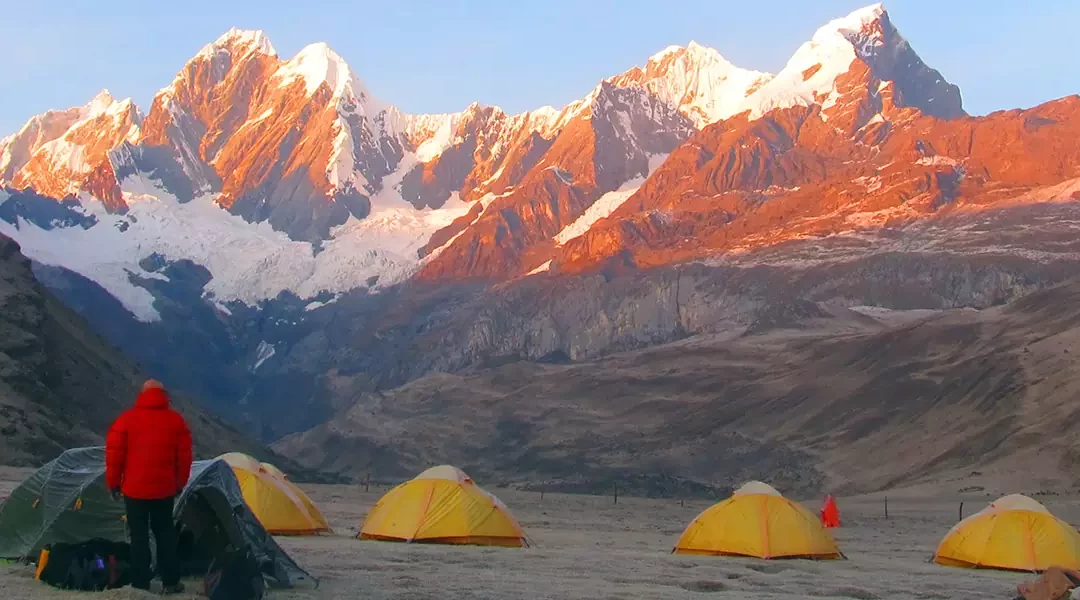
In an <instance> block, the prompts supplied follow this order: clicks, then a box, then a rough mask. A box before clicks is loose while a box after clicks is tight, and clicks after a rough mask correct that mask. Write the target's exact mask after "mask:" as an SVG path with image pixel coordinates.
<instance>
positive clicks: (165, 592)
mask: <svg viewBox="0 0 1080 600" xmlns="http://www.w3.org/2000/svg"><path fill="white" fill-rule="evenodd" d="M183 593H184V584H182V583H180V582H179V581H178V582H176V583H174V584H173V585H166V586H164V587H162V588H161V595H162V596H171V595H173V594H183Z"/></svg>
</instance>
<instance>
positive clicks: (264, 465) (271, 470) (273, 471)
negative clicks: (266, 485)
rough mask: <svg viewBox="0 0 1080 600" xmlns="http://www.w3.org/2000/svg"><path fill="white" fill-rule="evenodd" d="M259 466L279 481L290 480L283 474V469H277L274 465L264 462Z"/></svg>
mask: <svg viewBox="0 0 1080 600" xmlns="http://www.w3.org/2000/svg"><path fill="white" fill-rule="evenodd" d="M259 464H260V465H262V468H264V469H266V472H267V473H269V474H271V475H273V476H274V477H277V478H278V479H288V478H289V476H288V475H286V474H285V473H282V472H281V469H279V468H277V467H275V466H274V465H272V464H270V463H267V462H264V463H259Z"/></svg>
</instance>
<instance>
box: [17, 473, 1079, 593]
mask: <svg viewBox="0 0 1080 600" xmlns="http://www.w3.org/2000/svg"><path fill="white" fill-rule="evenodd" d="M24 473H25V472H24V471H20V470H12V469H4V468H0V497H3V496H5V495H6V494H7V493H8V491H9V490H10V489H11V488H12V487H14V486H15V485H16V483H17V481H18V480H19V479H20V478H21V477H22V476H23V474H24ZM304 487H305V488H306V489H307V490H308V491H309V493H310V494H311V496H312V498H313V499H314V500H315V501H316V502H317V503H318V504H319V505H320V506H321V507H322V508H323V510H324V511H325V513H326V516H327V518H328V519H329V520H330V523H331V525H332V526H333V527H334V528H335V529H336V530H337V535H334V536H321V537H314V538H279V541H280V543H281V544H282V546H284V547H285V548H286V549H287V550H288V551H289V552H290V553H291V554H292V555H293V557H294V558H295V559H296V560H297V562H299V563H300V564H301V566H303V567H305V568H307V569H308V570H310V572H311V573H312V574H313V575H315V576H316V577H319V578H320V579H321V580H322V583H321V586H320V588H319V589H318V590H292V591H287V592H274V593H272V594H270V595H269V596H268V597H269V598H270V599H271V600H292V599H309V598H401V599H406V598H407V599H417V600H422V599H428V598H431V599H449V598H486V599H499V600H505V599H511V598H532V599H541V598H553V599H554V598H590V599H605V600H606V599H616V598H647V599H657V600H659V599H669V598H670V599H674V598H715V599H717V600H719V599H725V598H727V599H766V598H835V599H852V598H854V599H864V600H865V599H873V598H881V599H889V600H892V599H905V598H910V599H915V598H919V599H936V598H939V599H943V600H945V599H948V600H964V599H968V598H970V599H989V598H1002V599H1005V598H1012V597H1013V594H1014V592H1015V590H1016V584H1017V583H1020V582H1022V581H1025V580H1028V579H1031V576H1030V575H1024V574H1011V573H1001V572H995V571H971V570H964V569H952V568H945V567H940V566H937V565H933V564H928V563H927V558H928V557H929V556H930V554H931V553H932V552H933V551H934V548H935V547H936V545H937V543H938V541H939V540H940V539H941V536H942V535H944V533H945V532H946V531H948V529H949V528H950V527H951V526H952V525H953V524H954V523H955V522H956V519H957V515H958V509H959V502H960V501H961V500H963V501H964V502H965V514H971V513H972V512H974V511H976V510H978V509H980V508H982V507H983V506H985V504H986V503H987V502H989V501H990V500H992V499H993V497H997V495H998V494H997V493H995V494H994V496H993V497H987V496H986V495H985V494H983V493H980V494H975V495H968V496H966V497H964V498H960V497H959V496H956V494H955V493H953V494H950V495H948V496H945V495H942V496H939V497H930V496H929V495H927V494H926V493H925V491H924V490H920V491H918V492H910V493H909V494H906V495H900V494H899V493H891V494H890V498H889V519H887V520H886V519H885V517H884V502H883V498H882V497H881V496H880V495H879V496H867V497H859V498H848V499H842V500H840V501H839V505H840V509H841V516H842V518H843V521H844V523H843V524H844V526H843V527H842V528H841V529H839V530H837V537H838V540H839V542H840V546H841V549H842V550H843V551H844V553H845V554H847V556H848V559H849V560H846V561H821V562H811V561H801V560H800V561H772V562H766V561H756V560H741V559H729V558H715V557H687V556H675V555H672V554H670V553H669V552H670V549H671V546H672V544H673V543H674V542H675V540H676V538H677V537H678V536H679V534H680V533H681V531H682V529H683V528H684V527H685V525H686V524H687V523H688V522H689V521H690V520H691V519H693V518H694V516H696V515H697V514H698V513H699V512H700V511H701V510H702V509H704V508H705V507H706V506H707V504H708V503H706V502H701V501H693V502H689V501H688V502H686V503H685V505H680V503H679V501H672V500H648V499H640V498H620V499H619V502H618V504H617V505H616V504H613V503H612V498H610V497H597V496H569V495H555V494H548V495H546V496H545V497H544V498H543V499H541V497H540V494H536V493H524V492H514V491H509V490H498V489H493V490H491V491H493V492H495V493H496V494H497V495H499V497H500V498H502V499H503V501H504V502H505V503H506V504H507V505H508V506H509V507H510V509H511V510H512V511H513V512H514V514H515V516H516V517H517V518H518V520H519V521H521V523H522V526H523V527H524V528H525V530H526V532H527V533H528V535H529V537H530V538H531V541H532V542H533V544H534V547H533V548H529V549H520V550H519V549H488V548H473V547H440V546H421V545H411V546H407V545H403V544H391V543H381V542H361V541H358V540H355V539H353V536H355V535H356V532H357V529H358V528H359V526H360V523H361V521H362V519H363V517H364V514H365V512H366V511H367V509H368V507H370V506H371V505H372V504H373V503H374V502H375V501H376V500H377V499H378V497H379V495H380V494H381V493H382V492H384V491H385V489H380V490H374V489H372V490H371V491H370V492H368V493H365V492H364V491H363V488H362V487H359V488H358V487H349V486H304ZM1038 499H1039V500H1040V501H1041V502H1043V503H1044V504H1046V505H1047V507H1048V508H1049V509H1050V510H1051V511H1054V512H1055V513H1056V514H1057V515H1058V516H1060V517H1062V518H1064V519H1066V520H1068V521H1070V522H1073V523H1075V522H1078V521H1080V504H1078V503H1077V502H1075V501H1072V500H1070V499H1066V498H1063V497H1058V496H1049V497H1039V498H1038ZM817 502H818V501H817V500H815V501H814V502H813V503H808V504H811V507H812V508H814V509H816V508H817ZM0 573H2V575H0V597H2V598H10V599H14V598H56V599H60V598H79V597H84V596H85V594H75V593H63V592H58V591H56V590H52V589H51V588H48V587H46V586H44V585H41V584H39V583H37V582H35V581H34V580H33V578H32V576H33V573H32V572H31V571H30V570H29V569H28V568H25V567H20V568H15V567H9V566H4V567H0ZM195 585H197V584H196V583H195V582H193V583H192V584H190V587H195ZM96 596H97V597H100V598H104V599H112V600H116V599H128V598H132V599H134V598H142V597H144V596H143V595H141V594H136V593H135V592H133V591H132V590H130V589H128V590H121V591H114V592H109V593H105V594H99V595H96ZM145 597H150V596H145Z"/></svg>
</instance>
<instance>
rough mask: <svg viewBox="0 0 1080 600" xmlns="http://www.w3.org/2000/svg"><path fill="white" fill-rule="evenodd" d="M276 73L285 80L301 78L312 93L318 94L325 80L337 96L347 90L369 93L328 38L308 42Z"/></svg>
mask: <svg viewBox="0 0 1080 600" xmlns="http://www.w3.org/2000/svg"><path fill="white" fill-rule="evenodd" d="M276 76H278V77H280V78H282V80H283V81H284V82H291V81H292V80H294V79H297V78H299V79H301V80H302V81H303V82H304V87H305V89H306V90H307V95H308V96H310V95H312V94H314V93H315V90H317V89H319V86H321V85H322V84H323V83H326V84H327V85H328V86H329V87H330V93H331V95H332V97H334V98H339V97H341V96H343V95H345V94H346V93H349V94H351V95H353V96H354V97H356V98H359V99H363V98H366V96H367V90H365V89H364V88H363V84H361V83H360V81H359V79H357V77H356V76H355V75H354V74H353V72H352V69H350V68H349V65H348V63H346V62H345V59H343V58H341V56H339V55H338V54H337V53H336V52H334V51H333V50H331V49H330V46H328V45H327V44H326V43H325V42H317V43H314V44H309V45H307V46H305V47H304V48H303V49H302V50H300V52H298V53H297V54H296V56H294V57H293V58H291V59H290V60H289V61H288V62H286V63H285V64H283V65H281V68H280V69H278V71H277V73H276Z"/></svg>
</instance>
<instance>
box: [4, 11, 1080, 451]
mask: <svg viewBox="0 0 1080 600" xmlns="http://www.w3.org/2000/svg"><path fill="white" fill-rule="evenodd" d="M374 92H377V90H374ZM1078 134H1080V100H1078V99H1077V98H1076V97H1068V98H1063V99H1058V100H1053V101H1050V102H1047V103H1045V104H1043V105H1041V106H1037V107H1034V108H1031V109H1026V110H1016V111H1008V112H1000V113H995V114H992V115H989V116H986V117H969V116H967V115H966V114H965V112H964V110H963V105H962V99H961V96H960V92H959V90H958V89H957V88H956V86H954V85H952V84H951V83H949V82H948V81H946V80H945V78H944V77H943V76H942V75H941V74H940V73H938V72H937V71H936V70H934V69H933V68H931V67H930V66H928V65H927V64H926V63H924V62H923V61H922V59H921V58H920V57H919V56H918V54H916V52H915V51H914V50H913V49H912V48H911V47H910V45H909V44H908V42H907V41H906V40H905V39H904V38H903V36H902V35H901V34H900V33H899V31H898V30H897V28H896V27H895V25H894V24H893V21H892V19H891V17H890V16H889V14H888V13H887V12H885V10H884V8H883V7H882V6H881V5H874V6H870V7H867V8H864V9H860V10H858V11H855V12H854V13H852V14H850V15H848V16H845V17H842V18H839V19H837V20H835V21H832V22H830V23H827V24H825V25H824V26H823V27H821V28H820V29H819V30H818V31H817V32H816V33H815V34H814V36H813V38H812V39H811V40H810V41H808V42H807V43H805V44H803V45H802V46H801V47H800V48H799V49H798V50H797V52H796V53H795V54H794V55H793V56H792V58H791V59H790V60H789V61H788V63H787V64H786V65H785V67H784V68H783V69H781V70H780V72H779V73H776V74H771V73H763V72H759V71H754V70H749V69H745V68H742V67H740V66H736V65H733V64H732V63H731V62H730V61H728V60H727V59H725V58H724V57H723V56H722V55H721V54H720V53H719V52H717V51H716V50H713V49H710V48H706V47H704V46H702V45H700V44H698V43H695V42H690V43H688V44H687V45H686V46H671V47H668V48H665V49H663V50H661V51H660V52H658V53H656V54H654V55H652V56H651V57H648V58H647V59H645V60H644V61H643V64H642V65H640V66H636V67H633V68H631V69H629V70H627V71H625V72H622V73H619V74H616V75H613V76H612V77H609V78H607V79H604V80H603V81H600V82H597V85H596V86H595V87H594V88H592V89H591V90H582V96H581V98H580V99H578V100H576V101H574V102H571V103H570V104H568V105H567V106H564V107H558V108H556V107H540V108H537V109H535V110H531V111H528V112H525V113H521V114H507V113H506V112H505V111H503V110H501V109H499V108H497V107H494V106H486V105H483V104H480V103H474V104H472V105H470V106H468V107H464V109H463V110H461V111H460V112H452V113H446V114H430V115H409V114H404V113H402V112H401V111H400V110H398V109H397V108H395V107H393V106H391V105H389V104H386V103H385V102H382V101H380V100H379V99H378V97H377V96H376V95H375V94H374V93H373V91H372V90H369V89H368V88H367V87H366V86H365V84H364V83H363V81H362V80H361V78H360V77H359V75H358V74H357V73H356V72H354V71H353V70H352V69H351V68H350V67H349V66H348V64H347V63H346V61H345V60H344V59H343V58H342V57H341V56H339V55H337V54H336V53H335V52H334V51H333V50H332V49H330V48H329V47H327V46H326V45H325V44H312V45H310V46H307V47H305V48H304V49H302V50H301V51H300V52H298V53H297V54H296V55H295V56H293V57H282V56H278V54H277V52H276V51H275V49H274V47H273V45H272V44H271V43H270V41H269V40H268V39H267V37H266V36H265V35H264V34H263V33H261V32H258V31H241V30H230V31H228V32H226V33H225V34H224V35H222V36H221V37H220V38H219V39H217V40H216V41H214V42H213V43H211V44H208V45H206V46H205V47H204V48H202V49H201V50H199V51H198V52H197V53H196V54H195V55H194V56H193V57H192V58H191V60H189V61H188V62H187V63H186V64H184V65H183V66H182V68H181V69H180V70H179V72H178V73H177V75H176V76H175V78H174V79H173V81H172V82H171V83H168V85H167V86H166V87H164V88H162V89H161V90H160V91H159V92H158V93H157V94H156V95H155V97H154V100H153V102H152V104H151V105H150V107H149V108H148V110H147V111H146V113H145V115H143V114H142V113H140V112H139V111H138V110H137V109H136V108H135V107H134V106H133V105H132V104H131V103H130V102H128V101H123V102H117V101H115V100H113V99H112V98H111V97H109V96H107V95H105V94H103V95H101V96H99V97H98V98H95V99H94V100H93V101H92V102H91V103H90V104H88V105H87V106H84V107H78V108H73V109H69V110H66V111H53V112H49V113H46V114H44V115H40V116H38V117H35V118H33V119H31V120H30V121H29V122H28V123H27V124H26V126H25V127H24V128H23V129H22V130H21V131H19V132H17V133H16V134H14V135H12V136H9V137H7V138H4V139H3V141H0V233H4V234H6V235H9V236H11V237H12V238H14V239H16V240H18V242H19V243H20V245H21V246H22V248H23V251H24V252H25V253H26V254H27V255H28V256H29V257H31V258H32V259H33V260H34V261H35V263H36V264H37V267H36V268H37V270H38V272H39V274H41V276H42V277H43V279H45V280H46V281H47V282H49V285H50V286H51V287H52V288H53V289H54V290H55V291H56V292H57V293H58V294H60V295H61V296H62V297H63V298H64V300H65V301H67V302H69V303H71V304H72V306H74V307H76V308H77V309H78V310H79V312H81V313H82V314H84V315H87V316H88V317H89V318H90V319H91V322H92V323H94V325H95V326H96V327H98V328H99V329H100V330H101V331H102V332H103V333H104V334H105V335H106V336H107V337H108V338H109V339H110V340H111V341H113V342H114V343H116V344H117V345H120V346H122V347H123V348H124V349H125V350H127V351H129V352H131V353H132V354H134V355H135V357H136V358H137V359H139V360H140V361H141V362H143V363H144V364H146V365H150V368H152V369H154V370H155V374H158V375H160V376H161V377H162V378H164V379H166V380H170V381H174V382H182V383H184V384H186V385H191V386H197V389H194V390H192V391H193V392H194V393H197V394H198V395H199V396H200V397H204V398H206V399H207V400H208V401H210V402H214V403H217V404H219V405H220V406H223V407H225V409H224V410H225V411H226V412H227V413H228V414H229V415H230V417H233V418H235V419H238V420H240V421H241V422H242V423H243V425H244V426H245V427H247V428H248V431H250V432H253V433H256V434H258V435H260V436H263V437H266V438H275V437H278V436H280V435H282V434H285V433H291V432H292V430H294V429H297V428H305V427H307V426H310V425H314V424H316V423H318V422H319V421H320V420H322V419H325V418H327V417H328V416H330V415H331V414H332V413H333V412H334V411H336V410H339V409H342V408H343V407H345V406H347V405H348V404H349V402H350V398H353V397H355V396H356V395H357V394H360V393H363V392H370V391H377V390H381V389H385V388H388V387H394V386H398V385H401V384H403V383H406V382H408V381H411V380H413V379H416V378H418V377H422V376H424V375H425V374H427V373H430V372H433V371H434V372H454V371H458V370H461V369H465V368H469V367H472V366H476V365H485V364H503V363H505V362H508V361H514V360H519V359H525V360H541V361H546V362H554V363H558V362H560V361H578V360H585V359H592V358H596V357H600V356H603V355H604V354H606V353H610V352H613V351H618V350H627V349H633V348H640V347H645V346H649V345H654V344H661V343H665V342H670V341H673V340H678V339H682V338H684V337H687V336H693V335H696V334H702V333H710V334H718V335H742V334H744V333H746V332H751V333H752V332H756V331H762V330H766V329H769V328H770V327H778V326H793V325H792V324H797V323H799V322H801V321H802V320H807V319H810V320H813V319H822V318H826V317H825V316H823V315H829V314H832V313H831V312H830V310H827V309H826V308H822V307H821V306H819V305H820V304H823V303H830V302H835V303H839V304H842V305H844V306H848V305H859V304H866V305H873V306H877V307H886V308H897V309H899V308H912V309H915V308H917V309H928V308H929V309H940V308H948V307H956V306H972V307H979V308H982V307H987V306H992V305H994V304H1000V303H1002V302H1007V301H1008V300H1011V299H1013V298H1015V297H1017V296H1019V295H1021V294H1023V293H1027V292H1031V291H1034V290H1037V289H1040V288H1042V287H1045V286H1047V285H1050V284H1053V283H1055V282H1058V281H1061V280H1062V279H1063V278H1065V277H1068V276H1070V275H1071V274H1074V273H1075V271H1074V270H1073V265H1074V263H1075V260H1076V256H1080V254H1077V253H1078V252H1080V250H1078V249H1077V248H1076V247H1075V244H1073V242H1072V240H1073V239H1074V238H1075V232H1074V231H1072V229H1071V226H1070V225H1069V224H1070V223H1071V222H1072V216H1071V214H1072V212H1071V211H1072V210H1073V208H1074V207H1076V206H1077V203H1076V200H1077V199H1078V193H1080V144H1078V143H1077V141H1076V140H1077V139H1080V135H1078ZM778 298H780V299H781V300H782V302H781V301H779V300H777V299H778ZM148 340H150V342H148ZM154 340H169V344H170V345H169V346H168V347H166V346H165V345H164V344H159V343H157V342H155V341H154ZM297 398H303V399H305V402H307V403H306V404H305V403H302V402H298V401H297V400H296V399H297Z"/></svg>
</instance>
